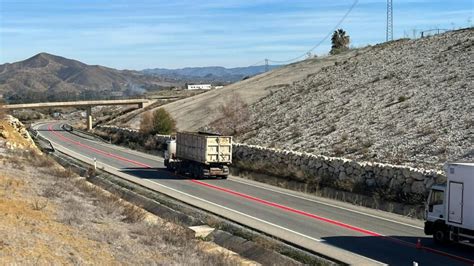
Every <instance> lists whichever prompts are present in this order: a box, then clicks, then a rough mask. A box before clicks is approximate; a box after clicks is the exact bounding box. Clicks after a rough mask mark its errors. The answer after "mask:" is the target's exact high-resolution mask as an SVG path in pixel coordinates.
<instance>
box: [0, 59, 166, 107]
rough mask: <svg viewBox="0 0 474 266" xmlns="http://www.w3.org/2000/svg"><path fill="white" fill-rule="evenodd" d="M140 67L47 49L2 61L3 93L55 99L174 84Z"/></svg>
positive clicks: (18, 97) (133, 91) (10, 97)
mask: <svg viewBox="0 0 474 266" xmlns="http://www.w3.org/2000/svg"><path fill="white" fill-rule="evenodd" d="M174 85H175V84H174V83H169V82H166V81H164V80H162V79H160V78H158V77H152V76H147V75H143V74H141V73H140V72H136V71H127V70H116V69H112V68H107V67H103V66H97V65H87V64H84V63H81V62H79V61H76V60H71V59H67V58H64V57H60V56H55V55H51V54H47V53H40V54H37V55H35V56H33V57H31V58H28V59H26V60H24V61H20V62H16V63H11V64H10V63H6V64H3V65H0V94H3V96H4V98H6V99H7V100H9V101H12V102H13V101H52V100H65V99H66V100H67V99H70V100H76V99H85V98H101V97H106V96H108V97H110V96H112V92H117V93H119V94H125V95H133V94H137V93H143V92H144V91H145V90H147V89H157V88H160V87H163V86H164V87H167V86H174Z"/></svg>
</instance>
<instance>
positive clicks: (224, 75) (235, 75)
mask: <svg viewBox="0 0 474 266" xmlns="http://www.w3.org/2000/svg"><path fill="white" fill-rule="evenodd" d="M277 67H278V66H273V65H272V66H268V68H269V70H271V69H274V68H277ZM265 70H266V69H265V66H249V67H236V68H225V67H219V66H211V67H186V68H180V69H165V68H154V69H145V70H142V71H141V72H142V73H144V74H148V75H153V76H158V77H162V78H167V79H172V80H179V81H185V82H209V83H216V82H218V83H224V84H228V83H233V82H236V81H239V80H242V79H243V78H245V77H251V76H255V75H258V74H261V73H264V72H265Z"/></svg>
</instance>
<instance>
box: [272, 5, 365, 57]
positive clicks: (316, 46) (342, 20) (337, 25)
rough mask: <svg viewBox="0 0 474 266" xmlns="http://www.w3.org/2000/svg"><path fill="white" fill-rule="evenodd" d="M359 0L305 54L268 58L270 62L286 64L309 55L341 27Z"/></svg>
mask: <svg viewBox="0 0 474 266" xmlns="http://www.w3.org/2000/svg"><path fill="white" fill-rule="evenodd" d="M358 2H359V0H355V1H354V3H352V5H351V6H350V7H349V9H348V10H347V12H346V13H345V14H344V16H342V17H341V19H340V20H339V21H338V22H337V24H336V26H334V28H333V29H332V30H331V31H329V32H328V34H327V35H326V36H324V38H323V39H321V41H319V42H318V43H317V44H316V45H315V46H313V47H311V49H309V50H308V51H306V52H305V53H304V54H302V55H300V56H298V57H295V58H291V59H288V60H284V61H278V60H270V59H269V60H268V61H269V62H272V63H279V64H284V63H289V62H291V61H295V60H298V59H300V58H303V57H304V56H306V55H308V53H311V52H312V51H313V50H314V49H316V48H318V47H319V46H320V45H321V44H322V43H323V42H325V41H326V40H327V39H328V38H329V37H330V36H331V34H332V33H333V32H334V31H335V30H337V28H339V26H340V25H341V24H342V22H344V20H345V19H346V18H347V16H348V15H349V14H350V13H351V11H352V10H353V9H354V8H355V7H356V5H357V3H358Z"/></svg>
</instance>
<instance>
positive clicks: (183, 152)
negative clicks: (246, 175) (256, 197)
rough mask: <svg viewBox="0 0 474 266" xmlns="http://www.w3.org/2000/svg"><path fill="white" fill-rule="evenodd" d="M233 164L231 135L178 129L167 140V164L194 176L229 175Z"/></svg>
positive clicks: (167, 166)
mask: <svg viewBox="0 0 474 266" xmlns="http://www.w3.org/2000/svg"><path fill="white" fill-rule="evenodd" d="M231 163H232V137H230V136H220V135H216V134H209V133H201V132H197V133H194V132H178V133H177V134H176V139H170V140H169V141H168V142H167V149H166V150H165V166H166V168H167V169H169V170H172V171H176V172H178V173H179V174H186V173H187V174H189V175H191V176H192V177H193V178H201V177H220V178H222V179H226V178H227V176H228V175H229V165H230V164H231Z"/></svg>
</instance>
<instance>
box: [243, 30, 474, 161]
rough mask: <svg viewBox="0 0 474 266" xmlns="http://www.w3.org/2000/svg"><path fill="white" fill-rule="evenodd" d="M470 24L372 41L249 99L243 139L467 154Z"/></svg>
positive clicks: (437, 156)
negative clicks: (248, 127) (420, 36)
mask: <svg viewBox="0 0 474 266" xmlns="http://www.w3.org/2000/svg"><path fill="white" fill-rule="evenodd" d="M473 44H474V30H473V28H470V29H465V30H458V31H453V32H448V33H445V34H442V35H437V36H434V37H429V38H424V39H418V40H399V41H394V42H389V43H383V44H380V45H376V46H374V47H372V48H371V49H367V50H365V51H360V52H357V53H355V54H354V55H352V56H350V57H349V58H347V59H345V60H338V61H337V62H335V63H334V64H333V65H331V66H328V67H324V68H322V69H321V71H318V72H317V73H315V74H313V75H311V76H309V77H306V78H303V79H301V80H300V81H298V82H296V83H294V84H293V85H291V86H288V87H283V88H280V89H279V90H277V91H275V92H274V93H272V94H271V95H270V96H268V97H265V98H264V99H262V100H261V101H259V102H258V103H256V104H254V105H252V106H251V110H252V112H253V119H252V122H251V124H252V129H253V130H251V131H250V132H248V133H247V134H245V135H244V136H242V137H241V140H243V141H244V142H246V143H249V144H258V145H264V146H270V147H278V148H283V149H291V150H298V151H306V152H311V153H317V154H324V155H330V156H342V157H348V158H353V159H362V160H370V161H380V162H389V163H396V164H408V165H412V166H415V167H420V166H424V167H431V168H438V169H439V168H441V166H442V164H443V162H445V161H446V160H472V159H473V157H474V149H473V143H474V138H473V137H474V117H473V115H474V112H473V110H474V90H473V89H474V87H473V85H474V82H473V81H474V76H473V75H474V68H473V63H472V59H473Z"/></svg>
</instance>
